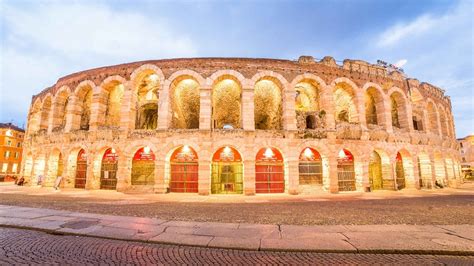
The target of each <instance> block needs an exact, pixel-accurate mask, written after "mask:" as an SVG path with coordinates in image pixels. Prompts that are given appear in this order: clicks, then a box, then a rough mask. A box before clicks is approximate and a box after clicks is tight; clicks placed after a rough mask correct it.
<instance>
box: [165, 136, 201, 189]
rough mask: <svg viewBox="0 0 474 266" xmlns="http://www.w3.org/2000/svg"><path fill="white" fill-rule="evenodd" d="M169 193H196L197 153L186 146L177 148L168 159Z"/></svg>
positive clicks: (197, 174)
mask: <svg viewBox="0 0 474 266" xmlns="http://www.w3.org/2000/svg"><path fill="white" fill-rule="evenodd" d="M170 165H171V169H170V176H171V178H170V191H171V192H190V193H197V192H198V176H199V163H198V156H197V153H196V152H195V151H194V149H193V148H191V147H189V146H188V145H184V146H181V147H179V148H177V149H176V150H175V151H174V152H173V154H172V155H171V159H170Z"/></svg>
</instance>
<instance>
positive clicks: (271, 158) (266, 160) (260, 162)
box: [255, 148, 285, 193]
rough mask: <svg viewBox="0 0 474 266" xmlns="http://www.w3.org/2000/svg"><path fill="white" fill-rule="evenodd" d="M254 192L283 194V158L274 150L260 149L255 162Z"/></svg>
mask: <svg viewBox="0 0 474 266" xmlns="http://www.w3.org/2000/svg"><path fill="white" fill-rule="evenodd" d="M255 192H256V193H283V192H285V175H284V171H283V156H282V155H281V153H280V152H279V151H278V150H277V149H275V148H262V149H260V150H259V151H258V153H257V157H256V160H255Z"/></svg>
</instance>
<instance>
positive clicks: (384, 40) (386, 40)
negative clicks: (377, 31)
mask: <svg viewBox="0 0 474 266" xmlns="http://www.w3.org/2000/svg"><path fill="white" fill-rule="evenodd" d="M437 23H438V21H437V20H436V19H434V18H432V17H431V16H430V15H423V16H420V17H418V18H417V19H415V20H414V21H411V22H409V23H399V24H396V25H394V26H392V27H390V28H388V29H387V30H386V31H384V32H383V33H382V34H381V35H380V36H379V37H378V39H379V40H378V42H377V45H379V46H389V45H394V44H396V43H397V42H399V41H400V40H402V39H404V38H407V37H414V36H417V35H420V34H423V33H424V32H426V31H429V30H431V29H433V27H434V26H435V25H436V24H437Z"/></svg>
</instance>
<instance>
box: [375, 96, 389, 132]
mask: <svg viewBox="0 0 474 266" xmlns="http://www.w3.org/2000/svg"><path fill="white" fill-rule="evenodd" d="M383 99H384V100H383V117H384V124H385V130H386V131H387V133H389V134H391V133H393V126H392V106H391V103H390V97H388V96H383ZM380 111H382V110H380ZM377 112H379V110H377Z"/></svg>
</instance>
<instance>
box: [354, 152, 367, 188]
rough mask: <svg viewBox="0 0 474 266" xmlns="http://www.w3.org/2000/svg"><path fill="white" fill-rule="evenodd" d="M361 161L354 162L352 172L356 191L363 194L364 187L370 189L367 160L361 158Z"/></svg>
mask: <svg viewBox="0 0 474 266" xmlns="http://www.w3.org/2000/svg"><path fill="white" fill-rule="evenodd" d="M361 159H362V160H355V162H354V171H355V179H356V190H357V191H362V192H365V188H366V187H370V181H369V163H368V162H369V160H370V159H368V158H361Z"/></svg>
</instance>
